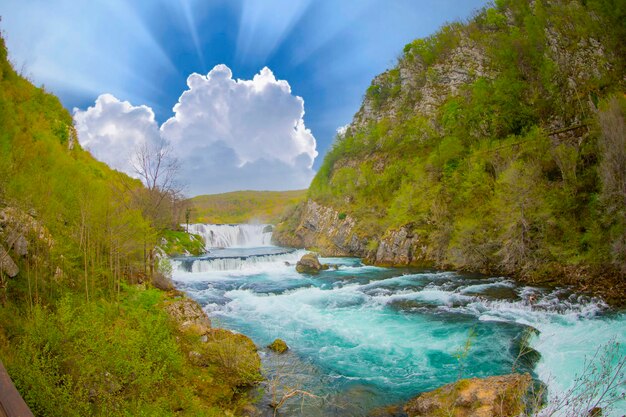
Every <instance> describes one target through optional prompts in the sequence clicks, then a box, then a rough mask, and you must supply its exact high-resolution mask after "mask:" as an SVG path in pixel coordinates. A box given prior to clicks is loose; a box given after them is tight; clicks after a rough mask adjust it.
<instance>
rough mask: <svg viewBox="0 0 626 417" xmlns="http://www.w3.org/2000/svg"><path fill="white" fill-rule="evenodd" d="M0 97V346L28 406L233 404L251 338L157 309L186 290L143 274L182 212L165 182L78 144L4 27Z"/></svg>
mask: <svg viewBox="0 0 626 417" xmlns="http://www.w3.org/2000/svg"><path fill="white" fill-rule="evenodd" d="M0 109H1V110H0V359H1V360H2V362H3V363H4V365H5V366H6V368H7V369H8V372H9V374H10V375H11V377H12V379H13V381H14V383H15V385H16V386H17V388H18V390H19V391H20V392H21V394H22V396H23V398H24V399H25V401H26V402H27V403H28V405H29V407H30V408H31V410H32V411H33V413H34V414H35V415H38V416H64V417H66V416H86V415H94V416H98V415H102V416H110V415H133V416H140V415H145V416H164V415H174V414H176V415H193V416H197V415H208V416H225V415H226V416H228V415H231V416H232V415H233V414H239V413H238V411H237V410H239V407H240V406H242V405H244V403H245V401H244V398H243V397H242V396H241V395H240V393H242V392H244V391H243V390H242V388H243V387H245V386H247V385H249V384H250V383H254V382H256V381H257V380H258V379H259V377H260V375H259V369H258V368H259V363H258V355H257V354H256V350H255V348H254V346H250V344H251V343H250V342H249V341H248V342H242V339H245V337H243V336H241V335H237V336H235V335H232V334H231V333H229V332H225V331H222V332H219V331H214V330H211V339H210V340H209V341H207V342H206V343H202V342H201V340H200V337H199V336H198V335H197V334H194V333H193V332H189V331H186V330H183V329H181V328H179V327H178V325H177V323H176V321H175V320H174V319H173V318H172V317H173V316H172V314H170V313H168V312H167V308H168V306H170V305H178V303H181V302H184V301H183V300H184V298H183V297H181V295H180V294H178V293H176V292H169V293H166V292H162V291H160V290H157V289H154V288H152V287H151V285H150V279H151V278H152V277H153V276H155V275H156V271H154V270H153V267H155V266H156V267H157V268H158V264H157V265H155V263H154V259H155V258H154V257H153V256H151V254H153V253H154V251H153V248H154V245H155V244H156V242H157V240H158V237H159V235H160V234H161V233H162V232H163V229H164V228H165V227H167V225H171V224H174V223H177V222H178V221H180V219H176V218H175V212H174V211H172V210H171V209H172V207H170V205H169V200H168V198H167V197H168V196H162V197H164V198H159V199H158V201H159V202H163V201H166V202H168V203H163V204H161V205H160V206H159V207H155V206H154V205H151V204H152V202H153V201H154V200H153V199H151V197H152V195H151V192H150V190H146V189H145V188H143V186H142V185H141V183H140V182H138V181H136V180H132V179H130V178H129V177H127V176H125V175H123V174H121V173H119V172H116V171H112V170H111V169H109V168H108V167H107V166H106V165H105V164H103V163H100V162H98V161H96V160H95V159H93V158H92V157H91V155H90V154H89V153H88V152H86V151H84V150H83V149H81V147H80V145H79V144H78V142H77V139H76V133H75V131H74V128H73V122H72V117H71V116H70V114H69V113H68V112H67V111H66V110H65V109H64V108H63V107H62V105H61V103H60V102H59V100H58V99H57V98H56V97H55V96H53V95H51V94H49V93H47V92H46V91H45V90H44V89H43V88H37V87H34V86H33V85H32V84H31V83H30V82H29V81H28V80H26V79H24V78H22V77H21V76H20V75H18V74H17V73H16V72H15V71H14V70H13V68H12V67H11V65H10V63H9V62H8V60H7V50H6V48H5V44H4V41H3V39H2V38H0ZM154 192H159V191H158V190H154ZM155 208H158V210H155ZM198 309H199V307H198ZM192 351H193V352H195V353H194V355H191V352H192Z"/></svg>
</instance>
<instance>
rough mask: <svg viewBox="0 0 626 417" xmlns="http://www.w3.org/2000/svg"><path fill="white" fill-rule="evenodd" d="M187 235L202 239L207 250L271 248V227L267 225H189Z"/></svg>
mask: <svg viewBox="0 0 626 417" xmlns="http://www.w3.org/2000/svg"><path fill="white" fill-rule="evenodd" d="M189 233H195V234H198V235H200V236H202V238H203V239H204V243H205V246H206V247H207V248H252V247H262V246H271V244H272V226H271V225H267V224H201V223H198V224H190V225H189Z"/></svg>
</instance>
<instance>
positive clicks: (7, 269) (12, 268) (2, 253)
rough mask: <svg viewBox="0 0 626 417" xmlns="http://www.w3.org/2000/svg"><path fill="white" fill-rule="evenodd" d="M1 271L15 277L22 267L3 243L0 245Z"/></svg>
mask: <svg viewBox="0 0 626 417" xmlns="http://www.w3.org/2000/svg"><path fill="white" fill-rule="evenodd" d="M0 272H2V273H3V274H5V275H7V276H9V277H10V278H13V277H15V276H16V275H17V274H18V273H19V272H20V269H19V268H18V266H17V265H16V264H15V262H14V261H13V259H11V256H10V255H9V253H8V252H7V251H6V249H4V246H2V245H0Z"/></svg>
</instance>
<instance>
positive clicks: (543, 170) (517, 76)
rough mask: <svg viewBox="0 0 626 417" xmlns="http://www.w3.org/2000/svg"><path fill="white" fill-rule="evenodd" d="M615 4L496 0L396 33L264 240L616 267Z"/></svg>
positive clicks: (408, 254) (618, 94)
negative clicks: (390, 50) (460, 16)
mask: <svg viewBox="0 0 626 417" xmlns="http://www.w3.org/2000/svg"><path fill="white" fill-rule="evenodd" d="M614 6H615V5H613V4H612V2H611V1H609V0H596V1H587V2H581V1H565V0H535V1H522V2H516V1H507V0H501V1H497V2H496V5H495V6H494V7H493V8H486V9H484V10H481V11H479V12H477V13H476V15H475V16H474V18H473V19H471V20H470V21H468V22H467V23H463V24H461V23H453V24H450V25H447V26H446V27H444V28H442V29H441V30H440V31H439V32H438V33H436V34H434V35H432V36H431V37H429V38H426V39H418V40H416V41H414V42H412V43H410V44H408V45H406V47H405V48H404V52H403V54H402V55H401V57H400V58H399V59H398V63H397V65H396V67H395V68H392V69H390V70H388V71H386V72H384V73H383V74H380V75H379V76H377V77H376V78H374V80H373V81H372V84H371V86H370V87H369V88H368V90H367V92H366V94H365V98H364V101H363V104H362V106H361V108H360V109H359V111H358V112H357V113H356V114H355V116H354V119H353V121H352V123H351V124H350V125H349V126H348V128H347V129H346V130H345V132H344V133H341V134H339V135H338V137H337V138H336V140H335V143H334V145H333V147H332V149H331V150H330V151H329V152H328V154H327V155H326V158H325V160H324V163H323V164H322V166H321V168H320V170H319V171H318V174H317V175H316V177H315V179H314V180H313V183H312V185H311V187H310V189H309V191H308V200H307V201H306V202H303V203H302V204H301V205H300V206H299V207H298V208H297V209H296V210H295V211H293V212H292V213H291V214H290V215H289V216H287V217H286V218H285V219H284V221H283V222H282V223H281V224H279V225H278V227H277V229H276V231H275V233H274V239H275V241H276V243H278V244H282V245H289V246H297V247H307V248H315V249H317V250H318V251H320V252H321V253H322V254H324V255H355V256H360V257H363V258H365V259H366V260H367V261H369V262H372V263H376V264H384V265H407V264H415V265H425V264H428V265H435V266H438V267H450V268H457V269H466V270H474V271H482V272H498V273H506V274H511V275H517V276H520V277H531V278H542V277H543V278H545V277H546V276H547V275H552V277H554V276H560V275H564V274H565V275H566V274H568V273H569V272H563V271H566V270H567V271H571V270H572V268H574V269H576V270H577V271H579V272H580V271H587V272H586V273H585V274H586V275H585V274H582V275H585V277H586V278H585V277H583V279H588V278H589V277H591V276H592V275H593V274H595V273H597V272H598V271H604V272H602V273H603V274H605V275H607V274H608V275H611V276H613V277H618V276H619V275H620V274H623V273H624V272H626V260H625V258H624V256H623V255H620V249H619V248H622V247H626V246H624V245H626V241H625V240H626V238H624V235H625V230H626V221H623V220H619V219H618V217H616V216H615V214H616V213H620V216H626V209H625V208H624V207H623V204H621V205H620V204H619V201H621V200H619V199H620V198H622V197H624V196H623V195H622V194H624V191H623V190H622V191H615V189H613V191H611V189H612V188H611V187H612V186H611V185H610V184H613V183H615V181H614V180H613V179H614V178H619V179H620V181H621V179H623V178H624V177H626V174H625V173H624V172H626V171H624V169H622V168H623V167H626V161H624V160H622V159H624V158H623V155H622V153H621V149H622V148H623V147H625V146H626V138H624V137H623V136H624V135H622V134H619V133H617V134H613V133H611V132H616V131H621V132H623V124H624V113H625V112H626V111H625V109H626V104H625V103H626V101H625V100H624V98H623V97H624V94H623V91H624V85H625V82H626V79H625V78H624V73H625V70H624V69H625V65H624V63H625V55H624V51H623V49H624V47H623V45H622V42H621V41H620V40H619V38H620V37H621V36H622V35H623V34H626V30H625V29H624V25H623V21H622V22H620V20H621V19H622V17H626V14H625V11H624V10H622V8H619V7H618V8H615V7H614ZM609 120H610V121H609ZM620 128H621V129H622V130H620ZM620 155H621V156H620ZM609 160H611V161H619V162H617V163H614V164H613V165H611V164H609V163H608V162H607V161H609ZM609 165H610V166H609ZM625 169H626V168H625ZM555 271H556V272H555ZM607 271H608V272H607ZM620 271H621V272H620ZM579 275H580V276H582V275H581V274H579ZM580 276H578V278H580ZM578 278H577V279H578ZM621 284H623V282H621Z"/></svg>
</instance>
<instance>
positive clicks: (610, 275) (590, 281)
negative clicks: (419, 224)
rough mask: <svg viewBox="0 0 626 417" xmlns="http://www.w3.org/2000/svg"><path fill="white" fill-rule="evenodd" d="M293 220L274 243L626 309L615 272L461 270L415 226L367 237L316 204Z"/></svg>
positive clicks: (625, 291) (625, 288)
mask: <svg viewBox="0 0 626 417" xmlns="http://www.w3.org/2000/svg"><path fill="white" fill-rule="evenodd" d="M292 216H293V217H292V218H290V219H287V220H289V221H291V222H292V223H290V224H287V221H283V222H282V223H279V224H278V225H277V227H276V228H275V230H274V234H273V237H272V242H273V243H274V244H276V245H279V246H285V247H293V248H306V249H309V250H314V251H316V252H317V253H319V254H320V255H321V256H331V257H332V256H354V257H358V258H362V259H363V262H365V263H366V264H371V265H376V266H385V267H405V266H413V267H418V268H438V269H456V270H462V271H464V272H471V273H480V274H485V275H508V276H512V277H513V278H515V279H517V280H519V281H522V282H528V283H532V284H541V285H550V286H556V285H562V286H563V285H565V286H571V287H573V288H574V289H575V290H576V291H577V292H581V293H586V294H589V295H592V296H597V297H600V298H602V299H603V300H605V301H606V302H607V303H608V304H609V305H611V306H613V307H617V308H622V307H624V306H626V281H625V280H624V279H622V278H621V277H620V276H619V274H617V273H615V272H614V271H611V270H607V269H606V268H602V267H600V266H598V267H597V268H594V267H590V266H576V265H561V264H557V263H553V264H550V265H549V268H550V269H549V273H545V272H544V273H542V274H533V273H528V272H527V271H517V272H516V273H513V274H511V273H507V271H503V270H501V269H499V268H497V267H496V266H491V267H485V266H484V265H480V266H476V267H474V268H472V267H467V266H466V267H465V268H457V267H455V266H454V265H448V264H445V263H439V262H437V261H436V260H434V259H432V256H431V255H430V254H429V248H428V246H427V245H426V244H425V243H424V242H423V241H422V239H420V236H419V234H418V233H416V232H415V231H414V230H412V229H411V226H410V225H406V226H403V227H400V228H399V229H390V230H387V231H385V232H384V233H383V234H382V235H381V236H376V235H374V236H365V235H363V234H362V233H360V232H359V230H358V227H357V225H358V221H357V219H355V218H353V217H352V216H350V215H349V214H345V213H340V212H339V211H337V210H335V209H334V208H332V207H329V206H325V205H322V204H319V203H317V202H315V201H313V200H311V199H309V200H308V201H306V203H304V204H303V205H302V206H300V207H298V209H297V210H296V211H295V212H294V213H293V214H292ZM294 219H295V220H296V223H295V225H294V223H293V221H294ZM544 269H545V268H544Z"/></svg>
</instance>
